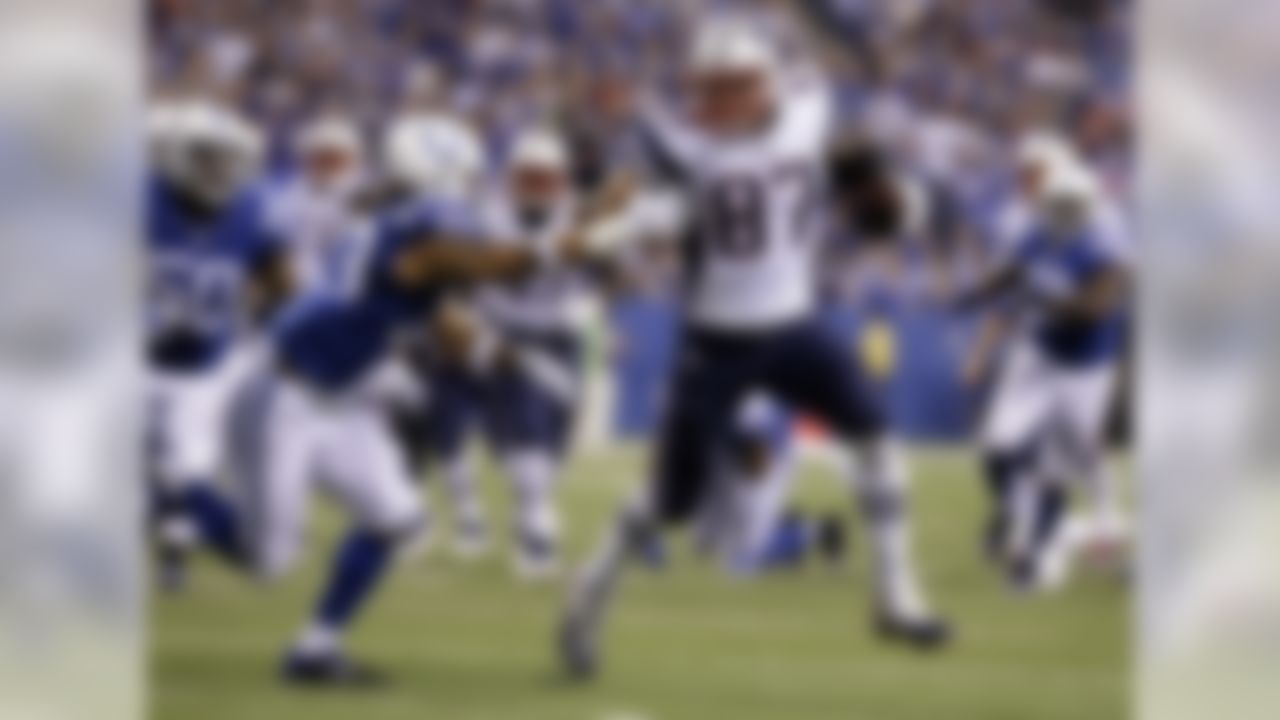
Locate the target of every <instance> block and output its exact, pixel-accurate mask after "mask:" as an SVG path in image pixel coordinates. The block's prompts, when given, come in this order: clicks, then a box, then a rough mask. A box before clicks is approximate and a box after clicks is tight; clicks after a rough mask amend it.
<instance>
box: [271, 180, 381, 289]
mask: <svg viewBox="0 0 1280 720" xmlns="http://www.w3.org/2000/svg"><path fill="white" fill-rule="evenodd" d="M270 220H271V223H272V224H273V226H274V227H276V228H277V229H278V231H279V233H280V234H281V236H283V237H285V238H287V239H288V243H289V252H290V256H291V260H292V264H293V270H294V276H295V279H296V280H297V282H298V284H299V286H300V287H301V288H303V289H317V288H331V287H333V286H334V285H335V284H337V275H338V274H339V273H340V272H342V271H343V269H345V268H348V267H350V266H351V265H352V264H353V260H352V258H350V257H347V254H348V253H351V252H355V251H356V250H357V248H356V247H355V246H356V245H360V244H361V241H362V239H363V238H365V237H366V233H365V232H364V230H365V228H364V227H363V223H362V221H361V218H360V217H359V215H358V214H357V213H356V212H355V211H354V210H352V208H351V200H350V192H348V191H347V190H345V189H337V188H335V189H332V190H324V189H320V188H316V187H315V186H314V185H312V184H311V183H309V182H307V181H306V179H305V178H297V179H294V180H291V181H289V182H288V183H287V184H285V185H283V186H282V187H281V188H280V190H279V191H278V193H277V194H276V195H275V196H274V197H273V198H272V203H271V208H270Z"/></svg>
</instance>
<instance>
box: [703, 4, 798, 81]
mask: <svg viewBox="0 0 1280 720" xmlns="http://www.w3.org/2000/svg"><path fill="white" fill-rule="evenodd" d="M780 65H781V58H780V56H779V53H778V49H777V48H776V47H775V45H774V43H773V42H772V41H771V40H770V39H769V38H768V37H766V36H765V34H764V33H763V32H761V31H760V30H759V29H757V28H755V27H754V26H752V25H750V24H749V23H746V22H744V21H742V20H738V19H723V18H722V19H719V20H715V21H712V22H709V23H707V24H706V25H703V26H702V27H701V28H700V29H699V30H698V32H697V35H696V36H695V37H694V41H693V48H692V53H691V55H690V57H689V70H690V72H692V73H694V74H700V75H701V74H711V73H743V72H759V73H762V74H764V75H766V76H767V77H769V78H770V79H773V78H774V77H775V76H776V75H777V72H778V68H779V67H780Z"/></svg>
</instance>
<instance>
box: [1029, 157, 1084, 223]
mask: <svg viewBox="0 0 1280 720" xmlns="http://www.w3.org/2000/svg"><path fill="white" fill-rule="evenodd" d="M1098 197H1099V188H1098V180H1097V177H1096V176H1095V175H1094V173H1093V171H1092V170H1091V169H1090V168H1089V167H1088V166H1087V165H1085V163H1084V161H1083V160H1077V161H1074V162H1071V163H1069V164H1063V165H1061V166H1059V167H1056V168H1054V169H1053V170H1052V171H1050V172H1049V173H1048V174H1047V175H1046V176H1045V179H1044V184H1043V186H1042V187H1041V189H1040V197H1039V206H1040V212H1041V214H1042V215H1043V216H1044V219H1045V221H1046V222H1047V223H1048V224H1049V226H1050V227H1053V228H1056V229H1060V230H1062V231H1064V232H1070V231H1074V230H1079V229H1080V228H1081V227H1083V226H1084V225H1085V224H1086V223H1087V222H1088V221H1089V220H1090V218H1091V217H1092V216H1093V212H1094V208H1095V206H1096V205H1097V202H1098Z"/></svg>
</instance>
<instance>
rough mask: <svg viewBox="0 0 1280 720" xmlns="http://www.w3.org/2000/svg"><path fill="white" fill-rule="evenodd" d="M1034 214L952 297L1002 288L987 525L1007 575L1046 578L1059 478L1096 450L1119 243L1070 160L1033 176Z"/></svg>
mask: <svg viewBox="0 0 1280 720" xmlns="http://www.w3.org/2000/svg"><path fill="white" fill-rule="evenodd" d="M1043 182H1044V185H1043V187H1042V189H1041V191H1040V193H1039V199H1038V201H1037V204H1036V207H1035V213H1034V219H1033V220H1032V221H1031V222H1029V223H1028V224H1027V226H1026V228H1025V229H1024V231H1023V232H1022V233H1021V234H1020V235H1019V236H1018V238H1017V241H1016V242H1015V243H1013V244H1011V246H1010V247H1009V248H1008V250H1007V252H1006V253H1005V254H1004V258H1003V261H1002V262H1000V263H999V264H998V266H997V268H996V269H995V270H994V271H993V272H992V273H991V275H990V276H989V277H987V278H985V279H984V280H983V282H981V283H980V284H979V285H978V286H977V287H976V288H975V289H973V290H972V291H970V292H967V293H965V296H964V297H963V298H961V300H960V303H959V304H960V306H961V307H962V308H970V307H974V306H978V305H980V304H984V303H988V302H992V301H997V300H1002V301H1004V302H1007V303H1009V307H1011V308H1012V311H1013V313H1014V317H1013V318H1012V327H1013V328H1014V333H1013V338H1012V341H1011V343H1010V347H1009V349H1008V353H1007V356H1006V357H1005V358H1004V361H1003V364H1002V366H1001V368H1000V370H999V374H998V377H997V380H996V387H995V393H994V395H993V397H992V398H991V403H990V406H989V408H988V413H987V417H986V418H985V422H984V426H983V428H982V446H983V448H984V453H985V454H986V463H987V467H988V471H989V472H990V473H992V474H993V478H992V480H993V482H994V483H997V484H999V485H1000V486H1001V487H1004V488H1006V490H1005V491H1004V492H1003V493H1002V496H1001V499H1000V501H999V507H997V509H996V513H995V514H994V522H993V526H992V528H991V529H990V530H989V534H990V536H991V538H992V542H993V549H994V550H995V553H996V555H997V557H999V558H1000V559H1002V560H1003V561H1004V562H1005V563H1006V565H1007V571H1008V573H1009V578H1010V582H1011V583H1012V584H1013V586H1014V587H1015V588H1018V589H1022V590H1037V589H1052V588H1054V587H1056V586H1058V585H1060V584H1061V582H1062V581H1063V580H1064V579H1065V575H1066V570H1067V567H1066V563H1067V561H1068V557H1067V556H1066V555H1065V554H1064V553H1063V552H1062V549H1063V548H1064V545H1063V544H1062V543H1061V539H1062V538H1061V532H1062V529H1063V524H1062V518H1063V515H1064V513H1065V511H1066V509H1067V505H1068V481H1069V480H1074V479H1076V478H1080V477H1089V476H1091V475H1093V474H1095V473H1096V472H1097V465H1098V464H1099V463H1101V462H1103V459H1104V447H1103V441H1104V430H1105V427H1106V420H1107V417H1108V411H1109V409H1110V407H1111V402H1112V400H1113V396H1114V392H1115V383H1116V377H1117V371H1118V367H1119V361H1120V359H1121V355H1122V352H1123V348H1124V334H1125V327H1124V326H1125V320H1124V307H1125V301H1126V298H1127V297H1128V287H1129V268H1130V251H1129V248H1128V247H1127V238H1126V237H1125V234H1124V232H1123V229H1122V227H1121V223H1120V221H1119V219H1118V216H1117V215H1115V214H1113V212H1112V210H1113V209H1112V208H1110V207H1109V206H1107V205H1106V204H1105V203H1104V202H1103V201H1102V198H1101V197H1100V195H1099V189H1098V187H1097V184H1096V180H1095V179H1094V177H1093V175H1092V173H1091V172H1090V171H1089V169H1088V168H1087V167H1085V166H1084V165H1083V163H1082V162H1081V161H1075V162H1067V163H1058V164H1057V165H1056V166H1055V167H1054V168H1053V169H1052V171H1051V172H1050V173H1048V175H1047V176H1046V177H1045V178H1044V181H1043Z"/></svg>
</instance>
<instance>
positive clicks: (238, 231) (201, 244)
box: [146, 179, 280, 371]
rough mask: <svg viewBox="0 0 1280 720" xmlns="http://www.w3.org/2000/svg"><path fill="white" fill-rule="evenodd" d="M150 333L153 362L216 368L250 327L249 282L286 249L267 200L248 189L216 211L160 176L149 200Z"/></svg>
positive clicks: (191, 368)
mask: <svg viewBox="0 0 1280 720" xmlns="http://www.w3.org/2000/svg"><path fill="white" fill-rule="evenodd" d="M147 202H148V207H147V264H148V275H149V277H148V291H147V294H148V296H147V299H146V303H147V334H148V339H149V344H150V348H151V357H152V363H153V364H154V365H156V366H157V367H161V368H165V369H170V370H177V371H199V370H202V369H207V368H209V367H211V366H213V365H215V364H216V363H217V362H218V361H219V360H220V359H221V358H222V357H223V356H224V355H225V353H226V349H227V348H228V347H229V346H230V345H231V343H232V341H233V340H234V339H235V337H236V336H237V335H238V334H239V333H240V332H241V331H242V330H243V328H244V326H245V318H246V315H245V305H244V298H245V284H246V280H247V278H248V276H249V274H250V273H251V272H253V270H254V269H255V268H256V267H259V266H261V265H262V264H264V263H266V262H268V261H269V259H270V258H271V257H272V256H273V255H274V254H275V253H276V252H277V251H279V249H280V245H279V243H278V241H277V240H276V238H275V236H274V234H273V233H271V232H270V231H269V230H268V225H267V223H266V219H265V213H264V212H263V207H262V202H261V197H260V196H259V195H258V194H257V193H254V192H245V193H243V194H242V195H241V196H240V197H238V198H237V199H235V200H234V201H232V202H231V203H230V204H229V205H228V206H227V207H225V208H223V209H221V210H217V211H209V210H206V209H203V208H201V207H200V206H198V205H197V204H196V203H194V202H192V201H191V200H190V199H189V198H187V197H186V196H184V195H183V194H182V193H181V192H179V191H178V190H177V189H176V188H175V187H174V186H173V185H172V184H170V183H168V182H166V181H164V180H161V179H156V180H154V181H153V182H152V185H151V187H150V188H149V196H148V198H147Z"/></svg>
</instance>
